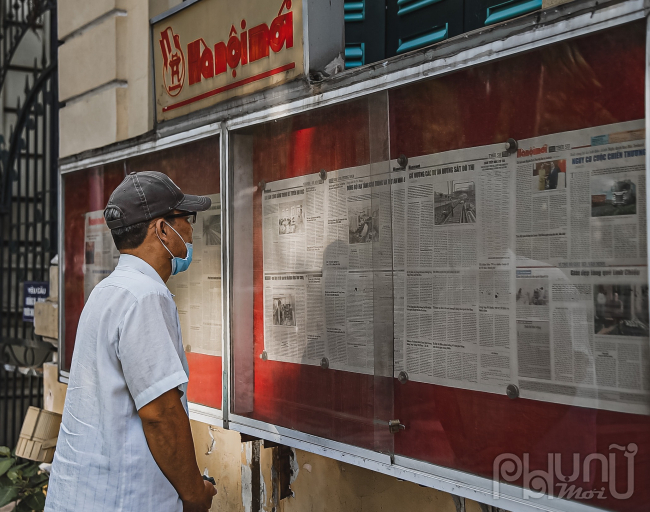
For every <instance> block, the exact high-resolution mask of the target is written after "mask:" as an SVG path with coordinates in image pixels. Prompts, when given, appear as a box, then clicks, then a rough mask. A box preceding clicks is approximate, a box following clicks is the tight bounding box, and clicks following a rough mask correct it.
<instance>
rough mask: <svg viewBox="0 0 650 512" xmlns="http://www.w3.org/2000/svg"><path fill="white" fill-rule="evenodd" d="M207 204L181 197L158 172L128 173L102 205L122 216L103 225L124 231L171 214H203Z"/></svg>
mask: <svg viewBox="0 0 650 512" xmlns="http://www.w3.org/2000/svg"><path fill="white" fill-rule="evenodd" d="M211 204H212V200H211V199H210V198H209V197H205V196H191V195H189V194H183V192H181V189H180V188H178V186H177V185H176V183H174V182H173V181H172V180H171V178H170V177H169V176H167V175H166V174H163V173H162V172H157V171H143V172H138V173H135V172H132V173H131V174H129V175H128V176H127V177H126V178H124V181H122V183H120V184H119V185H118V186H117V188H116V189H115V190H114V191H113V193H112V194H111V197H110V199H109V200H108V204H107V205H106V208H108V207H112V208H117V209H118V210H119V211H120V213H121V214H122V215H121V216H120V218H118V219H113V220H109V221H106V225H107V226H108V227H109V229H117V228H125V227H127V226H132V225H133V224H137V223H138V222H144V221H149V220H151V219H155V218H157V217H164V216H165V215H167V214H169V213H170V212H172V211H174V210H182V211H186V212H203V211H205V210H207V209H208V208H210V205H211ZM106 208H105V209H104V212H106Z"/></svg>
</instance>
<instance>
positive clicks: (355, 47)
mask: <svg viewBox="0 0 650 512" xmlns="http://www.w3.org/2000/svg"><path fill="white" fill-rule="evenodd" d="M364 64H365V43H356V44H346V45H345V69H351V68H358V67H359V66H363V65H364Z"/></svg>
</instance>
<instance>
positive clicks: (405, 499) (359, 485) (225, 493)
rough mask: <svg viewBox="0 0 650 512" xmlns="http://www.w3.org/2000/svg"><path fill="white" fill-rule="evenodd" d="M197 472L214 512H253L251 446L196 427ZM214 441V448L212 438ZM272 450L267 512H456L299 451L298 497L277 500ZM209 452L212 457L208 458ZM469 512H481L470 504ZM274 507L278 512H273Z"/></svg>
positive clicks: (421, 493) (411, 489)
mask: <svg viewBox="0 0 650 512" xmlns="http://www.w3.org/2000/svg"><path fill="white" fill-rule="evenodd" d="M192 433H193V435H194V442H195V451H196V456H197V460H198V463H199V469H200V470H201V471H203V470H204V469H205V468H207V469H208V473H209V474H210V476H214V478H215V479H216V480H217V489H218V494H217V497H216V498H215V500H214V502H213V506H212V509H211V510H213V511H215V512H216V511H220V512H223V511H228V512H231V511H232V512H256V511H251V508H250V504H249V503H246V501H249V500H250V490H248V493H247V492H246V490H245V489H244V496H246V497H247V498H248V499H247V500H244V499H242V481H243V483H244V486H245V485H246V483H247V482H249V481H250V480H249V478H250V476H249V475H247V472H248V471H250V452H251V444H252V443H251V442H247V443H242V442H241V440H240V436H239V434H238V433H237V432H233V431H228V430H224V429H222V428H218V427H214V426H209V425H206V424H204V423H199V422H196V421H192ZM210 433H211V434H212V437H213V438H214V443H213V441H212V438H211V437H210ZM272 450H273V448H261V460H260V464H259V467H260V472H261V478H262V479H263V481H264V485H263V488H262V499H261V502H262V503H263V508H262V509H263V510H264V511H265V512H274V511H275V512H382V511H385V512H395V511H398V512H423V511H427V512H456V508H455V505H454V502H453V499H452V497H451V495H450V494H447V493H444V492H439V491H436V490H434V489H429V488H426V487H420V486H419V485H417V484H413V483H411V482H405V481H400V480H397V479H396V478H394V477H391V476H386V475H382V474H380V473H375V472H374V471H370V470H368V469H364V468H360V467H357V466H353V465H350V464H346V463H344V462H339V461H336V460H333V459H328V458H326V457H322V456H320V455H315V454H312V453H308V452H305V451H302V450H296V458H297V463H298V475H297V477H296V479H295V481H294V482H293V484H292V485H291V489H292V490H293V492H294V495H295V496H294V497H290V498H285V499H284V500H282V501H280V502H279V503H274V500H273V481H272V471H271V465H272V457H273V452H272ZM208 452H210V453H208ZM465 506H466V511H467V512H480V508H479V505H478V503H476V502H473V501H470V500H466V504H465ZM274 507H275V508H274Z"/></svg>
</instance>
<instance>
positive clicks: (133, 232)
mask: <svg viewBox="0 0 650 512" xmlns="http://www.w3.org/2000/svg"><path fill="white" fill-rule="evenodd" d="M121 218H122V212H121V211H120V210H119V209H118V208H116V207H115V206H107V207H106V209H105V210H104V220H105V221H106V222H109V221H111V220H117V219H121ZM148 229H149V221H143V222H138V223H137V224H133V225H131V226H125V227H122V228H115V229H111V235H112V236H113V242H115V247H117V249H118V250H120V251H121V250H122V249H137V248H138V247H140V246H141V245H142V242H144V239H145V238H147V230H148Z"/></svg>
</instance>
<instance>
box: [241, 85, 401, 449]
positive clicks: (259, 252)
mask: <svg viewBox="0 0 650 512" xmlns="http://www.w3.org/2000/svg"><path fill="white" fill-rule="evenodd" d="M387 128H388V126H387V96H386V93H379V94H377V95H372V96H368V97H364V98H362V99H359V100H355V101H351V102H347V103H344V104H341V105H336V106H334V107H330V108H327V109H323V110H318V111H313V112H308V113H305V114H302V115H298V116H295V117H292V118H288V119H282V120H278V121H277V122H275V121H273V122H269V123H265V124H262V125H259V126H255V127H252V128H250V129H244V130H240V131H235V132H232V133H231V134H230V154H231V156H232V165H233V182H232V186H233V188H232V198H233V210H232V215H233V216H232V222H233V225H232V246H231V250H232V253H231V256H232V262H233V263H232V265H233V266H232V269H233V282H232V292H233V295H232V301H233V302H232V312H233V313H232V327H231V329H232V340H233V345H232V349H231V350H232V365H233V374H232V381H231V382H232V385H233V388H232V394H231V399H232V403H231V410H232V412H233V413H235V414H239V415H242V416H245V417H247V418H250V419H254V420H258V421H264V422H268V423H273V424H277V425H282V426H285V427H288V428H292V429H295V430H300V431H303V432H306V433H309V434H311V435H316V436H319V437H324V438H328V439H332V440H334V441H337V442H342V443H346V444H350V445H356V446H360V447H363V448H367V449H370V450H375V451H378V452H383V453H389V452H391V451H392V437H391V435H390V434H389V432H388V429H387V428H386V425H387V422H388V421H389V420H390V419H391V417H392V412H391V410H392V385H391V374H390V371H391V370H390V368H392V366H389V365H387V363H389V362H390V360H391V359H392V355H391V354H392V336H391V334H390V333H391V332H392V293H391V290H392V272H391V265H392V264H391V259H392V258H391V243H390V239H391V225H390V223H391V216H390V185H389V184H388V183H387V181H388V176H389V174H390V173H389V168H388V153H387V149H388V131H387ZM380 182H381V184H380ZM375 183H376V184H377V186H376V187H374V185H375ZM369 185H372V187H370V186H369ZM350 197H352V198H353V199H354V200H350V199H349V198H350Z"/></svg>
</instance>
